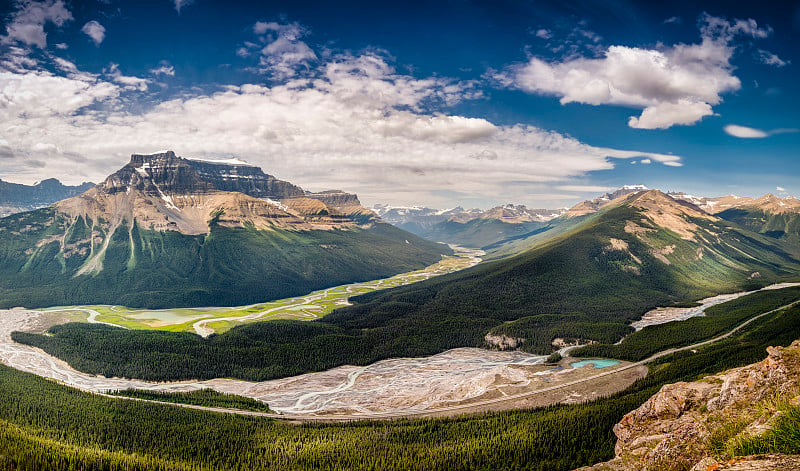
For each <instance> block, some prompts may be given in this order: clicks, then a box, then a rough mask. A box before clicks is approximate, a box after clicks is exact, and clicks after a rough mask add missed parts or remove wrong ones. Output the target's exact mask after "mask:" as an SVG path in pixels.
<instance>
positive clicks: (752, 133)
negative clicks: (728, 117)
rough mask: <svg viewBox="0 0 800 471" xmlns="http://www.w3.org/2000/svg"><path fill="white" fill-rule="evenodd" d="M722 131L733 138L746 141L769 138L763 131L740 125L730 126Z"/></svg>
mask: <svg viewBox="0 0 800 471" xmlns="http://www.w3.org/2000/svg"><path fill="white" fill-rule="evenodd" d="M722 129H723V130H724V131H725V132H726V133H728V134H730V135H731V136H734V137H741V138H745V139H759V138H763V137H767V136H769V134H768V133H767V132H766V131H762V130H761V129H756V128H749V127H747V126H739V125H738V124H729V125H727V126H725V127H724V128H722Z"/></svg>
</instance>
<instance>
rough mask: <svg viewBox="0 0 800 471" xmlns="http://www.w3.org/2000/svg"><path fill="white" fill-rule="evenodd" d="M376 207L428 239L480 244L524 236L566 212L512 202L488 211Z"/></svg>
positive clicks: (397, 223) (391, 220)
mask: <svg viewBox="0 0 800 471" xmlns="http://www.w3.org/2000/svg"><path fill="white" fill-rule="evenodd" d="M373 209H374V210H375V212H376V213H377V214H378V215H379V216H380V217H381V218H382V219H383V220H385V221H386V222H389V223H390V224H394V225H395V226H397V227H400V228H402V229H405V230H407V231H409V232H412V233H414V234H417V235H419V236H421V237H424V238H426V239H429V240H435V241H441V242H448V243H452V244H457V245H463V246H467V247H477V248H481V247H486V246H489V245H492V244H496V243H498V242H500V241H504V240H508V239H514V238H519V237H524V236H525V235H527V234H530V233H531V232H535V231H537V230H539V229H541V228H542V227H544V226H546V223H547V222H548V221H550V220H551V219H554V218H556V217H558V216H560V215H561V214H562V213H563V210H552V209H529V208H527V207H525V206H524V205H513V204H506V205H504V206H497V207H494V208H491V209H488V210H485V211H484V210H480V209H468V210H465V209H464V208H461V207H456V208H453V209H448V210H436V209H431V208H421V207H392V206H388V205H375V206H374V207H373Z"/></svg>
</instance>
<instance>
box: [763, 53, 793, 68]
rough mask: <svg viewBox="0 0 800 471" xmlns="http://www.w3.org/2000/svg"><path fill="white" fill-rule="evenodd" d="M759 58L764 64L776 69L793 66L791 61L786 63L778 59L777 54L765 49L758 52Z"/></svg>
mask: <svg viewBox="0 0 800 471" xmlns="http://www.w3.org/2000/svg"><path fill="white" fill-rule="evenodd" d="M758 58H759V60H761V63H762V64H766V65H773V66H775V67H785V66H787V65H789V64H791V61H785V60H783V59H781V58H780V57H778V55H777V54H773V53H772V52H769V51H765V50H763V49H759V50H758Z"/></svg>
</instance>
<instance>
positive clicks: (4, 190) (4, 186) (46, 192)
mask: <svg viewBox="0 0 800 471" xmlns="http://www.w3.org/2000/svg"><path fill="white" fill-rule="evenodd" d="M92 186H94V183H90V182H86V183H82V184H80V185H77V186H68V185H64V184H62V183H61V182H60V181H58V180H56V179H55V178H48V179H47V180H42V181H41V182H39V183H37V184H35V185H21V184H19V183H10V182H4V181H2V180H0V218H3V217H6V216H8V215H10V214H14V213H20V212H23V211H30V210H32V209H36V208H43V207H45V206H49V205H51V204H53V203H55V202H56V201H59V200H62V199H64V198H69V197H71V196H75V195H78V194H80V193H83V192H84V191H86V190H88V189H89V188H91V187H92Z"/></svg>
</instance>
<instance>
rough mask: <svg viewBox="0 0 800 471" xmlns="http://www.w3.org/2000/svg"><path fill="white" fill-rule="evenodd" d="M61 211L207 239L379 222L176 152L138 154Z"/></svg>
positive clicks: (350, 204)
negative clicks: (249, 231)
mask: <svg viewBox="0 0 800 471" xmlns="http://www.w3.org/2000/svg"><path fill="white" fill-rule="evenodd" d="M56 207H57V208H58V210H59V211H61V212H63V213H66V214H69V215H70V216H72V217H78V216H80V217H85V218H88V219H90V220H92V221H100V220H102V221H106V222H107V223H108V224H110V225H111V226H118V225H119V224H121V223H122V222H127V223H128V224H129V225H130V224H133V222H134V221H137V222H138V224H139V225H140V226H142V227H146V228H152V229H154V230H174V231H178V232H181V233H183V234H205V233H208V232H209V230H210V224H211V221H212V219H213V222H214V223H215V224H218V225H221V226H226V227H244V226H245V225H253V226H255V227H257V228H260V229H269V228H294V229H297V230H309V229H332V228H336V227H348V226H354V225H358V224H368V223H369V222H370V221H371V220H372V219H374V215H372V213H371V212H370V211H369V210H367V209H366V208H364V207H362V206H361V204H360V202H359V201H358V197H356V195H352V194H348V193H344V192H324V193H309V192H306V191H304V190H303V189H302V188H300V187H298V186H296V185H293V184H291V183H289V182H285V181H282V180H278V179H277V178H275V177H274V176H272V175H267V174H265V173H264V172H263V171H262V170H261V169H260V168H258V167H253V166H250V165H246V164H242V163H225V162H206V161H196V160H190V159H183V158H180V157H177V156H176V155H175V153H174V152H172V151H166V152H163V153H157V154H150V155H140V154H134V155H132V156H131V161H130V162H129V163H128V164H127V165H125V166H124V167H122V168H121V169H120V170H118V171H117V172H115V173H113V174H112V175H110V176H109V177H108V178H106V180H105V181H104V182H102V183H100V184H99V185H97V186H95V187H93V188H91V189H90V190H88V191H87V192H86V193H84V194H82V195H80V196H77V197H75V198H71V199H67V200H64V201H61V202H59V203H58V204H57V206H56ZM212 213H213V214H214V216H213V217H212Z"/></svg>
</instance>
